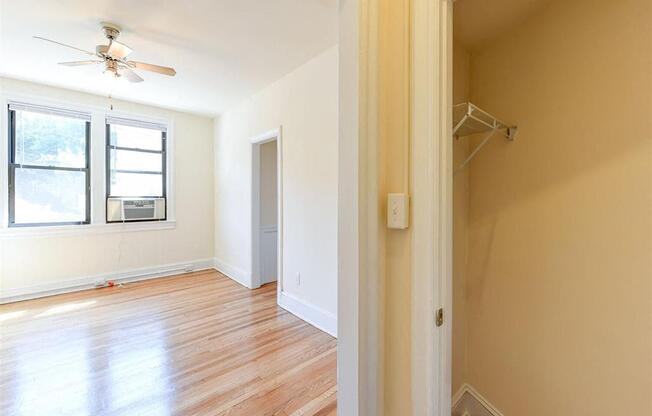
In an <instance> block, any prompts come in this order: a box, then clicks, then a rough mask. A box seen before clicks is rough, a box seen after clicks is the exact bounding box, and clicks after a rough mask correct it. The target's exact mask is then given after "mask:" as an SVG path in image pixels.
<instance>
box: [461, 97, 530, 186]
mask: <svg viewBox="0 0 652 416" xmlns="http://www.w3.org/2000/svg"><path fill="white" fill-rule="evenodd" d="M453 125H454V126H455V127H454V128H453V136H455V137H458V138H459V137H465V136H471V135H473V134H479V133H486V135H485V136H484V138H483V139H482V141H481V142H480V144H479V145H478V146H477V147H476V148H475V149H473V151H472V152H471V154H469V156H468V157H467V158H466V159H465V160H464V162H462V164H461V165H460V166H459V167H458V168H457V169H455V173H457V172H459V171H460V170H462V169H464V168H465V167H466V165H468V164H469V162H471V159H473V157H474V156H475V155H476V154H477V153H478V152H479V151H480V149H482V147H483V146H484V145H485V144H487V142H488V141H489V139H491V138H492V137H493V136H494V134H496V133H502V134H503V135H504V136H505V139H507V140H509V141H514V139H515V138H516V133H517V131H518V127H516V126H513V125H510V124H508V123H505V122H503V121H500V120H499V119H497V118H496V117H494V116H492V115H491V114H489V113H488V112H486V111H484V110H482V109H480V108H479V107H478V106H476V105H475V104H473V103H471V102H466V103H461V104H456V105H454V106H453Z"/></svg>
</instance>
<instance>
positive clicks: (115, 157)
mask: <svg viewBox="0 0 652 416" xmlns="http://www.w3.org/2000/svg"><path fill="white" fill-rule="evenodd" d="M106 135H107V142H106V143H107V145H106V166H107V172H106V197H107V201H108V199H109V198H111V199H113V198H122V199H128V198H163V199H165V198H166V127H165V126H163V125H160V124H156V123H146V122H140V121H134V120H126V119H119V118H113V117H109V118H107V121H106ZM107 221H108V219H107Z"/></svg>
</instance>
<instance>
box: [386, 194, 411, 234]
mask: <svg viewBox="0 0 652 416" xmlns="http://www.w3.org/2000/svg"><path fill="white" fill-rule="evenodd" d="M409 225H410V196H409V195H408V194H387V228H392V229H396V230H405V229H406V228H408V227H409Z"/></svg>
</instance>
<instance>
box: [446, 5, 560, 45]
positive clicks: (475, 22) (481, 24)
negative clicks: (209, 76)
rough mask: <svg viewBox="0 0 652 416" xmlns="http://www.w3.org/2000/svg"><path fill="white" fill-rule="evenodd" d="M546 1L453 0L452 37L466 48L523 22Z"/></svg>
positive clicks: (482, 43)
mask: <svg viewBox="0 0 652 416" xmlns="http://www.w3.org/2000/svg"><path fill="white" fill-rule="evenodd" d="M549 2H550V0H457V1H456V2H455V10H454V25H453V33H454V36H455V40H456V41H457V42H459V43H460V44H461V45H462V46H464V47H465V48H466V49H468V50H469V51H474V50H478V49H480V48H482V47H483V46H484V45H486V44H487V43H488V42H490V41H491V40H492V39H495V38H496V37H498V36H500V35H501V34H503V33H505V32H508V31H509V30H510V29H512V28H513V27H514V26H515V25H518V24H519V23H522V22H524V21H525V20H526V19H527V18H528V17H529V16H530V15H532V14H535V13H536V12H537V11H539V10H540V9H541V8H543V7H544V6H545V5H546V4H547V3H549Z"/></svg>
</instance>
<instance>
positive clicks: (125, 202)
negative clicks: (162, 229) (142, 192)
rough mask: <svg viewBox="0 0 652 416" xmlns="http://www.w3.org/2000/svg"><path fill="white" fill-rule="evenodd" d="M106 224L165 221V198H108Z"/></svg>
mask: <svg viewBox="0 0 652 416" xmlns="http://www.w3.org/2000/svg"><path fill="white" fill-rule="evenodd" d="M106 214H107V215H106V220H107V222H127V221H158V220H164V219H165V198H109V199H108V200H107V203H106Z"/></svg>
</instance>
